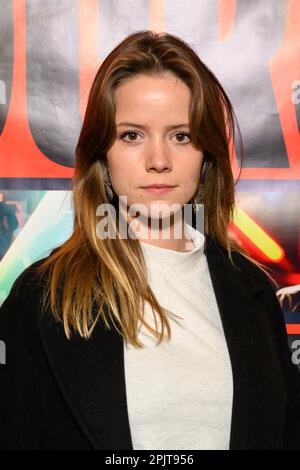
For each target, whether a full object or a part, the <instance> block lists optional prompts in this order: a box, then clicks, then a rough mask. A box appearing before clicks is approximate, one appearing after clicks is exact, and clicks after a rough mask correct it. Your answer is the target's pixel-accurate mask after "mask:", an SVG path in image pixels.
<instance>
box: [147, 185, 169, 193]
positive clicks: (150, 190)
mask: <svg viewBox="0 0 300 470" xmlns="http://www.w3.org/2000/svg"><path fill="white" fill-rule="evenodd" d="M174 187H175V186H165V187H164V188H158V187H155V186H150V187H148V188H143V189H144V191H147V192H148V193H152V194H163V193H167V192H169V191H171V190H172V189H174Z"/></svg>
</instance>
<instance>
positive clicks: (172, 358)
mask: <svg viewBox="0 0 300 470" xmlns="http://www.w3.org/2000/svg"><path fill="white" fill-rule="evenodd" d="M187 228H188V230H189V233H190V234H191V236H192V238H193V244H194V248H193V249H192V250H190V251H187V252H178V251H174V250H169V249H166V248H160V247H157V246H153V245H150V244H149V243H146V242H141V246H142V249H143V253H144V256H145V259H146V264H147V270H148V276H149V284H150V286H151V287H152V289H153V291H154V294H155V295H156V297H157V300H158V301H159V303H160V304H161V306H162V307H164V308H167V309H168V310H171V311H172V312H174V313H175V314H177V315H180V316H181V317H182V320H181V319H180V318H179V319H176V321H175V320H173V319H170V326H171V331H172V337H171V340H170V341H167V342H165V341H164V342H163V343H161V344H160V345H159V346H157V345H156V344H155V343H156V341H157V340H156V339H154V337H153V336H152V334H151V333H150V332H149V331H148V330H146V328H145V327H144V326H143V327H142V328H141V330H140V332H139V339H140V340H141V341H142V342H143V343H144V344H145V345H146V347H145V348H144V349H136V348H134V347H133V346H132V345H131V344H128V345H126V344H125V343H124V366H125V380H126V394H127V407H128V416H129V424H130V430H131V437H132V443H133V448H134V449H136V450H140V449H147V450H182V449H183V450H193V449H229V439H230V429H231V412H232V397H233V379H232V369H231V362H230V358H229V353H228V349H227V344H226V341H225V337H224V332H223V327H222V322H221V318H220V314H219V310H218V306H217V303H216V299H215V293H214V290H213V287H212V283H211V278H210V273H209V269H208V265H207V259H206V256H205V253H204V240H205V238H204V235H203V234H202V233H200V232H199V231H198V230H196V229H194V228H193V227H191V226H190V225H188V226H187ZM145 314H146V319H147V320H148V322H149V323H150V324H151V326H152V327H153V328H155V321H154V318H153V313H152V309H151V308H150V306H149V305H148V304H146V309H145ZM158 326H159V328H160V326H161V325H160V321H159V320H158Z"/></svg>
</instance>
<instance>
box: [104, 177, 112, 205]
mask: <svg viewBox="0 0 300 470" xmlns="http://www.w3.org/2000/svg"><path fill="white" fill-rule="evenodd" d="M104 187H105V192H106V197H107V199H108V200H109V201H111V200H112V198H113V197H114V194H113V191H112V187H111V181H110V179H105V180H104Z"/></svg>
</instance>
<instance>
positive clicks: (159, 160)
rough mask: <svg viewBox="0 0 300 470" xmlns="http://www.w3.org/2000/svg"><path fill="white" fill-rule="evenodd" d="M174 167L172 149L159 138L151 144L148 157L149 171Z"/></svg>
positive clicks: (147, 165)
mask: <svg viewBox="0 0 300 470" xmlns="http://www.w3.org/2000/svg"><path fill="white" fill-rule="evenodd" d="M171 168H172V160H171V154H170V149H168V148H167V145H166V143H165V142H163V141H162V139H157V140H156V141H155V142H152V143H151V144H149V147H148V149H147V157H146V169H147V171H150V170H156V171H160V172H161V171H164V170H170V169H171Z"/></svg>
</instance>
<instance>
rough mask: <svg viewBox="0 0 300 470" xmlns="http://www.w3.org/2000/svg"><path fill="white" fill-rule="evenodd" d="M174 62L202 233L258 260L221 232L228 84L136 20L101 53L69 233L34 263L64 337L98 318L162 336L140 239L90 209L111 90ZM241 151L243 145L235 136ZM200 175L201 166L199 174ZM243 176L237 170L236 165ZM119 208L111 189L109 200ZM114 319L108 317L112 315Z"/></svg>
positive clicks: (229, 143)
mask: <svg viewBox="0 0 300 470" xmlns="http://www.w3.org/2000/svg"><path fill="white" fill-rule="evenodd" d="M164 71H169V72H172V73H173V74H174V75H175V76H177V77H178V78H179V79H181V80H182V81H183V82H184V83H185V84H186V85H187V86H188V87H189V89H190V91H191V96H192V104H191V108H190V133H191V141H192V142H193V144H194V146H195V147H196V148H198V149H201V150H204V152H205V155H206V159H205V168H203V170H205V172H206V178H205V184H204V206H205V221H204V230H205V234H206V235H211V236H213V237H215V239H216V240H217V241H218V242H219V244H220V245H221V246H222V247H224V249H225V250H226V252H227V253H228V256H229V259H230V260H231V262H233V260H232V256H231V252H232V251H238V252H240V253H242V254H243V255H244V256H245V257H246V258H248V259H249V260H250V261H252V262H253V263H254V264H256V265H257V266H259V267H261V269H264V268H263V265H261V263H258V262H257V261H255V260H253V259H251V258H250V257H249V256H248V255H247V253H246V252H245V251H244V250H243V249H242V248H241V247H239V246H238V245H237V244H236V243H235V242H234V241H233V240H231V239H230V238H229V236H228V226H229V223H230V221H231V220H232V216H233V211H234V206H235V184H236V183H235V182H234V178H233V174H232V169H231V154H230V150H229V149H230V147H231V148H233V147H234V143H235V128H236V127H237V129H238V131H239V136H240V129H239V127H238V123H237V120H236V117H235V115H234V111H233V109H232V105H231V103H230V101H229V98H228V96H227V94H226V93H225V91H224V89H223V87H222V86H221V84H220V82H219V81H218V79H217V78H216V77H215V75H214V74H213V73H212V72H211V71H210V70H209V68H208V67H207V66H206V65H205V64H204V63H203V62H202V61H201V60H200V58H199V56H198V55H197V54H196V52H195V51H194V50H193V49H192V47H190V46H189V45H188V44H187V43H186V42H184V41H183V40H182V39H180V38H179V37H177V36H174V35H171V34H167V33H163V34H158V33H155V32H153V31H149V30H142V31H138V32H135V33H134V34H131V35H129V36H128V37H126V38H125V39H124V40H123V41H122V42H121V43H120V44H119V45H118V46H117V47H116V48H115V49H114V50H113V51H112V52H111V53H110V54H109V55H108V56H107V57H106V58H105V60H104V61H103V63H102V64H101V66H100V67H99V70H98V72H97V74H96V76H95V79H94V82H93V85H92V87H91V90H90V95H89V99H88V104H87V109H86V113H85V116H84V122H83V126H82V130H81V133H80V137H79V140H78V143H77V147H76V164H75V171H74V177H73V181H72V183H73V208H74V227H73V233H72V235H71V236H70V238H69V239H67V240H66V241H65V242H64V243H63V244H62V245H61V246H59V247H57V248H56V249H55V250H54V251H53V252H52V253H51V254H50V255H49V256H48V257H47V258H45V260H43V262H42V263H41V265H40V266H39V268H38V272H39V273H40V274H45V272H46V271H47V278H46V280H47V283H46V286H45V290H44V298H43V301H44V305H45V304H46V303H48V305H50V306H51V311H52V313H53V315H54V317H55V318H56V319H57V320H58V321H61V322H62V323H63V326H64V330H65V334H66V336H67V337H68V338H70V336H71V332H72V330H73V331H75V332H77V333H78V334H79V335H80V336H82V337H84V338H89V337H90V336H91V334H92V332H93V329H94V327H95V325H96V323H97V321H100V320H101V319H102V320H103V321H104V323H105V325H106V327H107V328H109V329H110V328H111V327H112V326H113V327H114V328H116V329H117V330H118V331H119V333H120V334H121V335H122V336H123V337H124V338H125V340H126V341H128V342H130V343H131V344H133V345H134V346H135V347H137V348H139V347H140V348H142V347H143V346H144V345H143V343H141V341H140V340H139V339H138V337H137V326H138V324H139V322H141V323H142V324H144V325H145V327H146V328H147V329H148V330H149V331H151V333H153V335H154V336H155V337H156V338H158V339H159V341H158V344H159V343H160V342H161V341H162V339H163V338H164V330H165V328H166V329H167V333H168V339H169V338H170V337H171V329H170V325H169V322H168V319H167V315H168V314H170V313H171V312H169V311H168V310H166V309H163V308H162V307H161V306H160V304H159V303H158V301H157V299H156V297H155V295H154V293H153V291H152V289H151V288H150V286H149V284H148V279H147V270H146V264H145V260H144V257H143V253H142V249H141V246H140V244H139V241H138V240H137V239H133V238H130V237H127V238H121V237H119V232H118V227H116V229H117V236H116V238H114V239H111V238H105V239H101V238H99V237H98V236H97V233H96V226H97V215H96V209H97V207H98V206H99V204H103V203H108V202H109V201H108V200H107V196H106V191H105V186H104V176H105V175H104V168H105V166H104V164H105V162H106V154H107V152H108V150H109V149H110V147H111V146H112V144H113V142H114V140H115V138H116V128H115V112H116V105H115V90H116V88H117V87H118V86H120V85H121V84H122V83H123V82H124V80H128V79H130V78H131V77H134V76H135V75H136V74H141V73H143V74H152V75H153V74H160V73H162V72H164ZM240 154H241V158H242V155H243V149H242V140H241V136H240ZM199 176H200V175H199ZM239 176H240V175H239ZM110 202H111V203H112V204H113V205H114V206H115V207H116V208H117V206H118V204H117V196H116V195H114V199H113V200H112V201H110ZM145 302H148V303H149V305H150V306H151V307H152V311H153V314H154V318H155V322H156V326H157V318H156V314H155V313H157V314H158V318H159V320H160V322H161V326H162V328H161V331H160V332H159V331H158V328H157V327H156V328H155V329H153V328H152V327H151V326H150V325H149V324H148V323H146V322H145V321H144V318H143V314H144V306H145ZM110 322H111V323H110Z"/></svg>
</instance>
